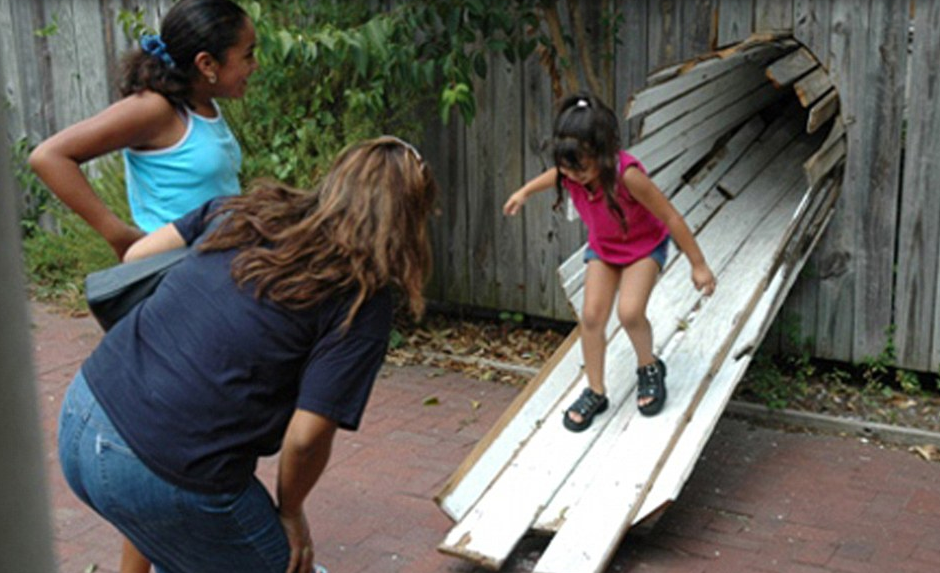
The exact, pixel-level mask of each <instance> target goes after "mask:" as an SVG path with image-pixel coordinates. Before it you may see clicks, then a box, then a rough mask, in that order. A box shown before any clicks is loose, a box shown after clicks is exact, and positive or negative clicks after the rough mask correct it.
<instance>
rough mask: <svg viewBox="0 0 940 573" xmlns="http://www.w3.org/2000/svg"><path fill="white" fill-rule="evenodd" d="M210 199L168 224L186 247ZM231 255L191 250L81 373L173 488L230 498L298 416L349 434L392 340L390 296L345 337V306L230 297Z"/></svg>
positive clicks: (368, 307)
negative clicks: (302, 306)
mask: <svg viewBox="0 0 940 573" xmlns="http://www.w3.org/2000/svg"><path fill="white" fill-rule="evenodd" d="M224 200H225V199H215V200H213V201H210V202H209V203H206V204H205V205H203V206H202V207H201V208H199V209H196V210H195V211H193V212H191V213H189V214H187V215H185V216H184V217H182V218H181V219H179V220H177V221H175V222H174V225H175V226H176V228H177V230H178V231H179V232H180V234H181V235H182V236H183V238H184V239H185V240H186V243H187V244H192V243H193V241H195V240H196V239H197V238H198V237H199V236H200V235H201V234H202V232H203V231H204V229H205V226H206V223H205V218H206V215H207V214H208V213H210V212H212V210H213V209H214V208H215V207H217V206H218V205H219V204H220V202H224ZM235 254H236V251H234V250H229V251H213V252H208V253H200V252H195V251H194V252H191V253H190V254H188V255H187V256H186V257H185V258H184V260H183V261H181V262H180V263H179V264H177V265H176V266H175V267H173V268H172V269H171V270H170V271H169V272H168V273H167V275H166V277H165V278H164V279H163V281H162V282H161V283H160V286H159V287H158V288H157V290H156V291H155V292H154V293H153V295H152V296H150V297H149V298H148V299H147V300H145V301H144V302H143V303H141V304H139V305H138V306H137V307H135V308H134V309H133V310H132V311H131V312H130V313H128V314H127V315H126V316H125V317H124V318H123V319H121V321H120V322H118V323H117V324H116V325H115V326H114V327H113V328H112V329H111V330H110V331H108V333H107V334H106V335H105V337H104V339H103V340H102V341H101V344H100V345H99V346H98V347H97V348H96V349H95V351H94V352H93V353H92V355H91V356H90V357H89V358H88V360H86V361H85V363H84V365H83V367H82V371H83V372H84V374H85V377H86V378H87V380H88V384H89V386H90V387H91V390H92V392H93V393H94V395H95V397H96V398H97V399H98V401H99V402H100V404H101V406H102V408H104V410H105V412H106V413H107V414H108V417H109V418H110V419H111V421H112V422H113V423H114V426H115V427H116V428H117V430H118V432H120V433H121V435H122V437H123V438H124V439H125V440H126V441H127V443H128V445H130V447H131V448H132V449H133V450H134V453H136V454H137V455H138V457H140V459H141V460H142V461H143V462H144V463H145V464H146V465H147V466H148V467H149V468H150V469H152V470H153V471H154V472H156V473H157V474H158V475H160V476H162V477H163V478H164V479H166V480H168V481H170V482H172V483H175V484H177V485H179V486H181V487H185V488H188V489H194V490H198V491H207V492H221V491H231V492H237V491H240V490H241V489H242V488H244V487H245V486H246V485H247V484H248V482H249V479H250V477H251V476H252V475H253V474H254V471H255V467H256V464H257V459H258V457H259V456H264V455H271V454H274V453H276V452H277V451H278V450H279V449H280V446H281V440H282V438H283V436H284V432H285V430H286V428H287V424H288V422H289V421H290V418H291V416H292V415H293V413H294V410H295V409H296V408H300V409H303V410H308V411H310V412H314V413H317V414H321V415H323V416H325V417H327V418H330V419H332V420H335V421H336V422H337V423H338V424H339V426H340V427H343V428H346V429H356V428H357V427H358V425H359V421H360V419H361V417H362V413H363V410H364V408H365V405H366V402H367V400H368V397H369V393H370V391H371V389H372V384H373V382H374V381H375V377H376V375H377V373H378V370H379V368H380V366H381V365H382V361H383V359H384V356H385V351H386V347H387V342H388V335H389V332H390V331H391V325H392V314H393V301H392V296H391V293H390V292H389V289H388V288H385V289H383V290H382V291H380V292H379V293H377V294H376V295H375V296H373V297H372V298H370V299H369V300H368V301H366V302H365V303H364V304H363V305H362V307H361V308H360V310H359V312H358V313H357V314H356V317H355V320H354V321H353V323H352V326H351V327H350V328H349V330H348V331H347V332H346V333H345V334H343V333H341V331H340V325H341V324H342V322H343V320H345V318H346V315H347V310H348V308H349V305H350V303H351V300H352V298H351V296H342V297H339V298H337V299H336V300H329V301H327V302H325V303H323V304H320V305H318V306H316V307H315V308H311V309H306V310H290V309H288V308H285V307H284V306H282V305H279V304H276V303H273V302H271V301H269V300H266V299H261V300H258V299H256V298H255V296H254V289H253V287H252V285H250V284H249V285H246V287H245V288H239V287H238V286H237V285H236V284H235V281H234V280H233V279H232V276H231V263H232V259H233V258H234V256H235Z"/></svg>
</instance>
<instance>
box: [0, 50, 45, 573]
mask: <svg viewBox="0 0 940 573" xmlns="http://www.w3.org/2000/svg"><path fill="white" fill-rule="evenodd" d="M2 80H3V70H2V69H0V86H2V85H6V84H5V83H4V82H3V81H2ZM7 121H8V120H7V112H6V109H5V106H3V105H2V104H0V388H2V397H0V572H7V571H10V572H13V571H16V572H17V573H34V572H35V573H50V572H53V571H55V568H56V560H55V556H54V554H53V548H52V528H51V524H50V518H49V502H48V494H47V487H46V478H45V468H44V460H45V454H44V452H43V445H42V426H41V425H40V422H39V400H38V398H37V392H36V387H35V382H34V381H35V376H34V374H33V360H32V345H31V344H30V335H29V333H30V329H29V320H28V317H27V308H28V307H27V305H26V290H25V283H24V280H23V273H22V267H23V265H22V256H21V252H22V249H21V245H20V232H19V221H18V215H17V214H18V212H19V209H18V208H17V199H18V198H17V191H16V187H14V184H13V177H12V171H11V169H10V144H9V143H10V142H9V141H8V137H7Z"/></svg>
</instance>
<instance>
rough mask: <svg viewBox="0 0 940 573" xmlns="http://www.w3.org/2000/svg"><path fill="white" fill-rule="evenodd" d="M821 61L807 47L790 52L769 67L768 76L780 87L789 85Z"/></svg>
mask: <svg viewBox="0 0 940 573" xmlns="http://www.w3.org/2000/svg"><path fill="white" fill-rule="evenodd" d="M817 66H819V62H817V61H816V58H815V57H813V54H812V53H810V51H809V50H807V49H806V48H800V49H798V50H795V51H793V52H790V53H789V54H787V55H786V56H784V57H782V58H780V59H779V60H777V61H776V62H774V63H772V64H771V65H770V66H768V67H767V77H768V78H769V79H770V81H772V82H773V83H774V85H775V86H776V87H778V88H782V87H785V86H788V85H790V84H792V83H793V82H795V81H796V80H798V79H799V78H801V77H803V76H804V75H806V74H808V73H810V72H811V71H812V70H813V69H815V68H816V67H817Z"/></svg>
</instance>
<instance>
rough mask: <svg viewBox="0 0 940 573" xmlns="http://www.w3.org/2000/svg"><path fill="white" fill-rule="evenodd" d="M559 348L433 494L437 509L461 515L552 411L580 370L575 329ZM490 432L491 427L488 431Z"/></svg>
mask: <svg viewBox="0 0 940 573" xmlns="http://www.w3.org/2000/svg"><path fill="white" fill-rule="evenodd" d="M571 337H572V340H571V341H570V342H568V343H567V344H566V345H563V346H562V348H560V349H559V351H558V354H560V355H561V356H560V357H558V358H557V359H554V358H553V360H550V361H549V362H547V363H546V364H545V366H543V367H542V369H541V370H540V372H539V375H537V376H536V379H534V380H532V381H531V382H530V383H529V386H530V387H531V390H530V389H529V388H528V387H527V391H526V392H524V393H523V394H520V396H519V397H517V398H516V400H514V401H513V403H512V404H511V405H510V407H509V408H507V410H506V413H505V414H504V415H503V417H502V418H501V419H500V421H499V422H498V423H497V425H496V427H494V430H495V433H494V434H493V435H491V436H490V437H489V438H488V439H486V440H484V442H482V443H481V444H480V446H478V450H477V453H476V455H475V456H473V457H472V458H471V459H469V461H470V462H472V464H468V465H467V467H463V468H460V469H459V470H458V471H457V472H456V473H455V475H454V477H452V478H451V480H450V481H449V483H448V484H447V485H446V486H445V488H444V489H443V490H442V491H441V492H440V493H439V494H438V495H437V502H438V505H439V506H440V507H441V509H442V510H443V511H444V513H446V514H447V515H449V516H450V517H451V518H452V519H454V520H460V519H463V518H464V517H465V516H466V515H467V513H468V512H469V510H470V508H471V507H472V506H473V505H474V504H475V503H476V502H477V501H478V500H479V498H480V497H481V496H482V495H483V493H484V492H485V491H486V490H487V488H489V486H490V483H491V482H492V481H493V479H494V478H495V477H496V476H497V475H498V474H499V473H500V472H501V471H502V470H503V468H504V467H505V466H506V464H507V463H508V462H509V461H510V460H511V459H512V457H513V456H514V455H516V454H517V453H518V451H519V450H520V448H521V447H522V446H523V445H524V444H525V443H526V441H527V440H528V439H529V437H530V436H531V435H532V433H533V432H534V431H535V430H536V429H538V428H539V427H540V426H541V425H542V424H543V423H544V421H545V419H546V418H547V417H548V414H549V413H551V412H553V410H554V409H555V405H556V404H557V403H558V402H559V400H560V398H561V397H562V396H564V395H565V392H566V391H567V389H568V388H569V387H570V386H571V385H572V384H573V383H574V382H575V381H576V380H577V378H578V376H579V375H580V372H581V343H580V340H579V339H578V338H577V334H576V332H575V333H573V334H572V335H571ZM491 432H494V431H491Z"/></svg>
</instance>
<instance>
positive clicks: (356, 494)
mask: <svg viewBox="0 0 940 573" xmlns="http://www.w3.org/2000/svg"><path fill="white" fill-rule="evenodd" d="M32 321H33V337H34V348H35V353H34V359H35V365H36V372H37V376H38V380H39V396H40V400H41V402H42V413H43V429H44V433H45V437H46V444H47V447H48V452H49V454H48V463H47V466H48V476H47V477H48V481H49V483H50V489H51V496H50V498H51V502H52V511H53V521H54V534H55V547H56V551H57V553H58V557H59V563H60V571H61V572H62V573H84V572H86V571H89V570H90V566H91V565H94V566H95V569H94V570H95V571H97V572H99V573H116V571H117V552H118V547H119V540H118V536H117V534H116V533H115V532H114V530H113V529H112V528H111V527H110V526H109V525H108V524H107V523H105V522H103V521H102V520H101V519H99V518H98V517H97V516H95V515H94V514H93V513H91V512H90V511H89V510H87V509H86V508H85V507H84V506H83V505H81V504H80V503H79V502H78V501H77V500H76V499H75V498H74V497H73V496H72V494H71V492H70V491H69V490H68V488H67V487H66V485H65V483H64V480H63V479H62V476H61V472H60V471H59V469H58V465H57V460H56V456H55V454H54V451H55V436H54V434H55V419H56V416H57V414H58V406H59V402H60V399H61V396H62V393H63V392H64V389H65V387H66V386H67V385H68V383H69V381H70V380H71V377H72V375H73V373H74V371H75V369H76V368H77V367H78V365H79V364H80V363H81V361H82V359H83V358H84V357H85V356H86V355H87V354H88V353H89V352H90V350H91V349H92V348H93V347H94V345H95V343H96V342H97V340H98V338H99V336H100V334H99V332H98V329H97V327H96V325H95V324H94V322H93V321H92V320H90V319H88V318H79V319H76V318H68V317H64V316H62V315H59V314H57V313H55V312H53V311H51V310H50V309H49V308H47V307H44V306H42V305H33V306H32ZM514 394H515V391H514V390H513V389H511V388H508V387H504V386H498V385H494V384H491V383H485V382H478V381H473V380H468V379H465V378H463V377H461V376H459V375H456V374H452V373H445V372H442V371H439V370H436V369H433V368H427V367H402V368H399V367H386V368H385V369H383V372H382V377H381V379H380V380H379V382H378V383H377V385H376V388H375V391H374V394H373V398H372V400H371V402H370V405H369V408H368V410H367V413H366V416H365V418H364V420H363V424H362V428H361V430H360V431H359V432H357V433H350V432H340V433H339V434H338V437H337V440H336V446H335V449H334V454H333V459H332V460H331V463H330V466H329V468H328V469H327V471H326V473H325V474H324V476H323V478H322V479H321V482H320V484H318V486H317V488H316V489H315V490H314V493H313V494H312V495H311V497H310V499H309V500H308V502H307V506H306V509H307V514H308V516H309V518H310V522H311V525H312V527H313V530H314V535H315V541H316V544H317V557H318V560H319V561H321V562H323V563H324V564H326V565H327V566H328V567H329V568H330V571H331V573H432V572H446V573H482V571H484V570H483V569H480V568H477V567H474V566H472V565H470V564H468V563H466V562H464V561H461V560H459V559H455V558H452V557H448V556H445V555H442V554H439V553H437V551H436V550H435V547H436V545H437V543H438V542H440V541H441V539H442V538H443V536H444V535H445V533H446V531H447V530H448V528H449V526H450V521H449V519H448V518H447V517H446V516H444V514H443V513H441V512H440V510H438V508H437V507H436V506H435V505H434V503H433V501H431V499H432V496H433V495H434V494H435V493H436V492H437V491H438V489H439V488H440V487H441V485H442V484H443V482H444V481H445V480H446V479H447V477H448V476H449V474H450V472H451V471H453V469H454V468H455V467H456V466H457V465H458V464H459V463H460V461H461V460H462V459H463V458H464V457H465V456H466V454H467V453H468V452H469V451H470V449H471V448H472V446H473V444H474V443H475V441H476V440H478V439H479V438H480V437H481V436H482V435H483V434H484V433H485V432H486V430H487V428H489V427H490V425H491V424H492V423H493V422H494V421H495V420H496V418H497V417H498V416H499V415H500V413H501V411H502V409H503V408H504V407H505V405H506V404H508V403H509V402H510V400H512V398H513V396H514ZM430 396H434V397H436V398H437V405H423V402H424V400H425V398H427V397H430ZM475 402H478V403H479V408H476V409H475V408H474V403H475ZM275 471H276V466H275V461H274V460H271V459H266V460H263V461H262V463H261V465H260V468H259V473H260V475H261V476H262V479H263V480H264V481H265V482H266V483H267V484H269V485H270V484H271V483H272V481H273V478H274V474H275ZM641 529H642V532H641V533H631V534H630V535H628V537H627V538H626V540H625V541H624V543H623V544H622V545H621V547H620V549H619V550H618V552H617V554H616V556H615V557H614V559H613V561H612V563H611V565H610V567H609V570H608V571H609V573H614V572H617V573H624V572H634V571H635V572H672V571H675V572H680V571H681V572H688V573H697V572H739V571H740V572H751V571H754V572H761V573H763V572H794V573H810V572H820V573H821V572H835V571H839V572H859V573H866V572H873V573H875V572H877V573H893V572H895V571H899V572H911V573H914V572H918V573H935V572H937V571H940V464H936V463H928V462H924V461H922V460H920V459H919V458H916V457H915V456H913V455H911V454H909V453H907V452H904V451H898V450H893V449H885V448H881V447H878V446H876V445H873V444H866V443H862V442H861V441H859V440H858V439H851V438H840V437H832V436H816V435H809V434H801V433H786V432H783V431H780V430H775V429H768V428H760V427H754V426H751V425H749V424H747V423H745V422H741V421H736V420H730V419H727V418H725V419H723V420H722V421H721V422H720V423H719V425H718V429H717V431H716V433H715V435H714V436H713V437H712V439H711V440H710V442H709V444H708V446H707V448H706V450H705V452H704V455H703V457H702V458H701V460H700V462H699V464H698V465H697V467H696V469H695V471H694V472H693V474H692V476H691V478H690V480H689V482H688V484H687V485H686V488H685V490H684V491H683V493H682V495H681V496H680V498H679V500H678V501H677V502H676V503H675V504H673V505H672V506H671V507H670V508H669V509H668V510H667V511H665V512H664V514H663V515H662V517H661V518H660V519H659V520H658V521H657V522H656V523H655V524H652V525H651V526H649V527H644V528H641ZM547 542H548V540H547V539H545V538H540V537H534V536H533V537H528V538H526V539H524V540H523V541H522V543H521V544H520V546H519V548H518V549H517V551H516V552H515V553H514V555H513V556H512V558H511V559H510V561H509V562H508V563H507V564H506V566H505V567H504V568H503V573H529V572H530V571H531V570H532V567H533V565H534V563H535V561H536V560H537V558H538V555H539V554H540V553H541V551H542V550H543V549H544V547H545V545H546V543H547ZM572 573H577V572H572Z"/></svg>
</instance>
